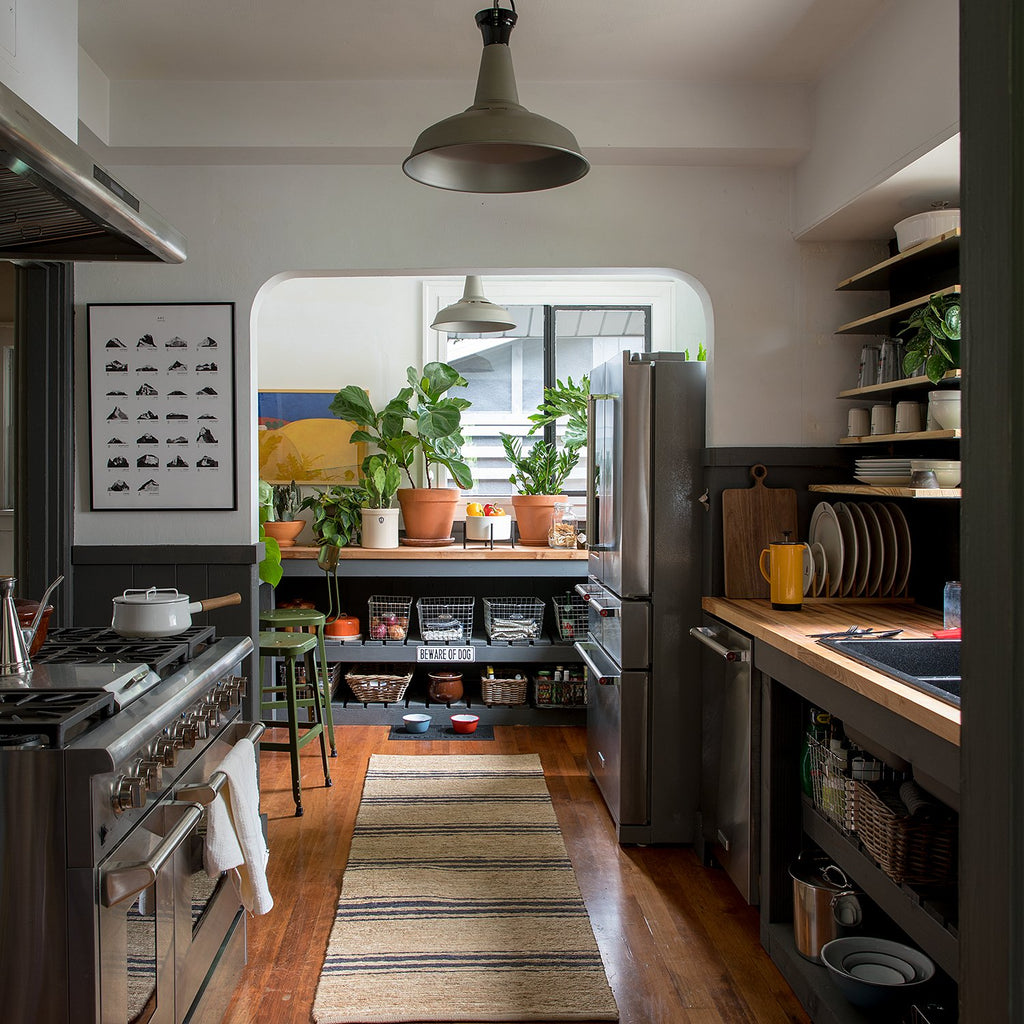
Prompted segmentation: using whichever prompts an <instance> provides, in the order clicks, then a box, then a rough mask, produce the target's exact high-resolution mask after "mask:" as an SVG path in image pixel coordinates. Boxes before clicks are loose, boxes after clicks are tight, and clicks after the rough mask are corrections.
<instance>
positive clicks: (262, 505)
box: [256, 480, 284, 587]
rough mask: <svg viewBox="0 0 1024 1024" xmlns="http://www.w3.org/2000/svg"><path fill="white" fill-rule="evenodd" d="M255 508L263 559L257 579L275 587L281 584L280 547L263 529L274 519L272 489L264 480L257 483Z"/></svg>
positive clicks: (282, 573)
mask: <svg viewBox="0 0 1024 1024" xmlns="http://www.w3.org/2000/svg"><path fill="white" fill-rule="evenodd" d="M256 507H257V511H258V516H259V535H258V536H259V541H260V543H261V544H263V545H264V548H263V558H262V559H261V560H260V563H259V566H258V569H259V577H260V579H261V580H262V581H263V582H264V583H269V584H270V585H271V586H272V587H276V586H277V585H278V583H280V582H281V577H282V576H283V575H284V569H282V567H281V546H280V545H279V544H278V543H277V541H276V540H274V538H273V537H268V536H267V535H266V532H265V531H264V529H263V524H264V523H267V522H270V521H271V520H272V519H273V518H274V488H273V486H272V485H271V484H268V483H267V482H266V480H261V481H260V482H259V490H258V493H257V506H256Z"/></svg>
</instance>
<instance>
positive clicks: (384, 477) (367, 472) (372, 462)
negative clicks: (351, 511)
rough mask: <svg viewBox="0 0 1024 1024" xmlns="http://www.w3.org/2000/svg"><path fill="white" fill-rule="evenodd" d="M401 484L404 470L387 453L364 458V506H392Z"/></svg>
mask: <svg viewBox="0 0 1024 1024" xmlns="http://www.w3.org/2000/svg"><path fill="white" fill-rule="evenodd" d="M401 484H402V471H401V469H400V468H399V466H398V464H397V463H396V462H395V461H394V459H392V458H391V457H390V456H388V455H387V454H381V455H370V456H368V457H367V458H366V459H364V460H363V487H362V489H363V497H364V499H365V502H366V504H365V505H363V508H391V502H392V501H393V500H394V497H395V492H396V491H397V490H398V488H399V487H400V486H401Z"/></svg>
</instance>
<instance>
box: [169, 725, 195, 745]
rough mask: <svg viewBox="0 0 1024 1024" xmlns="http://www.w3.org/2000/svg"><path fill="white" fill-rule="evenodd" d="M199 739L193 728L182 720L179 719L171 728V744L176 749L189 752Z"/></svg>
mask: <svg viewBox="0 0 1024 1024" xmlns="http://www.w3.org/2000/svg"><path fill="white" fill-rule="evenodd" d="M198 738H199V736H198V734H197V733H196V730H195V726H193V725H192V723H191V722H188V721H186V720H185V719H184V718H181V719H179V720H178V721H177V722H175V723H174V725H172V726H171V742H172V743H173V744H174V746H175V748H176V749H179V750H180V749H182V748H184V749H185V750H191V749H192V748H193V747H194V746H195V745H196V740H197V739H198Z"/></svg>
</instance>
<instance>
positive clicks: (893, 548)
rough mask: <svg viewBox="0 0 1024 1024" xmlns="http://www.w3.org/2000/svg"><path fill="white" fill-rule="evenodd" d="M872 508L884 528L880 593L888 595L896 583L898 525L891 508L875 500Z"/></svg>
mask: <svg viewBox="0 0 1024 1024" xmlns="http://www.w3.org/2000/svg"><path fill="white" fill-rule="evenodd" d="M871 509H872V511H873V512H874V513H875V515H876V516H877V517H878V525H879V526H880V527H881V528H882V582H881V583H880V584H879V585H878V593H879V594H880V595H881V596H882V597H887V596H888V595H889V594H891V593H892V588H893V586H894V585H895V583H896V559H897V554H898V551H897V548H898V542H897V540H896V525H895V523H893V521H892V516H891V515H889V510H888V509H887V508H886V507H885V506H884V505H883V504H882V503H881V502H880V501H873V502H872V503H871Z"/></svg>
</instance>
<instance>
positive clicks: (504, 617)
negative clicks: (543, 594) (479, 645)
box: [483, 597, 544, 643]
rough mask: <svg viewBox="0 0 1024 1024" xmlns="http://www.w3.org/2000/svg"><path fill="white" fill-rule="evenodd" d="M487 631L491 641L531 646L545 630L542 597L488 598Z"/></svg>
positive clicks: (485, 625) (485, 616)
mask: <svg viewBox="0 0 1024 1024" xmlns="http://www.w3.org/2000/svg"><path fill="white" fill-rule="evenodd" d="M483 601H484V629H485V630H487V637H488V639H489V640H491V641H495V640H497V641H502V640H504V641H507V642H509V643H516V642H523V643H529V642H530V641H531V640H536V639H538V638H539V637H540V635H541V630H542V629H543V628H544V602H543V601H542V600H541V599H540V598H539V597H485V598H484V599H483Z"/></svg>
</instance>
